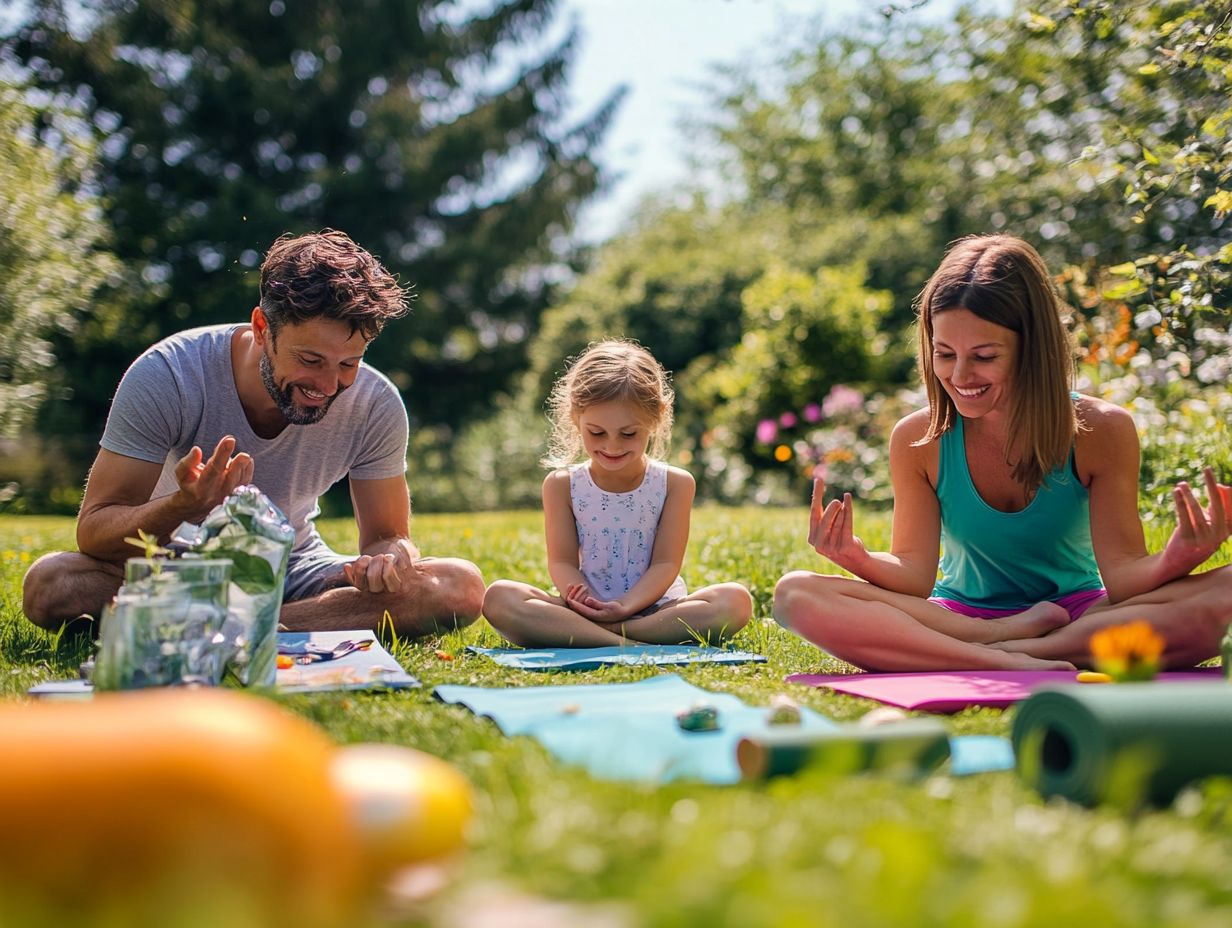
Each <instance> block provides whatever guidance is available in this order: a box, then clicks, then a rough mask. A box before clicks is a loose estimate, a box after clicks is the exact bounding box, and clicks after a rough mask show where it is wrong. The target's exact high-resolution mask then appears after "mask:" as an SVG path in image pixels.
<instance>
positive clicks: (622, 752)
mask: <svg viewBox="0 0 1232 928" xmlns="http://www.w3.org/2000/svg"><path fill="white" fill-rule="evenodd" d="M433 692H434V694H435V695H436V697H437V698H438V699H440V700H442V701H444V702H449V703H458V704H460V705H463V706H466V707H467V708H468V709H470V710H471V711H472V712H474V713H476V714H477V715H484V716H487V717H489V718H491V719H492V721H494V722H495V723H496V725H497V726H498V727H499V728H500V730H501V731H502V732H503V733H504V734H505V735H508V736H513V735H529V736H530V737H532V738H534V739H535V740H537V741H538V742H540V743H541V744H542V745H543V746H544V747H545V748H547V750H548V751H549V753H551V754H552V755H553V756H554V757H556V758H557V759H558V760H561V761H564V762H565V763H568V764H574V765H577V766H580V767H583V768H585V769H586V770H587V771H588V772H590V773H591V774H592V775H593V776H596V777H598V778H600V779H605V780H640V781H645V782H652V783H666V782H670V781H672V780H700V781H702V782H705V783H716V784H724V783H736V782H738V781H739V780H740V768H739V766H738V765H737V763H736V743H737V742H738V741H739V740H740V739H741V738H742V737H745V736H747V735H755V734H757V733H758V732H762V731H765V730H766V729H767V728H768V727H769V726H767V724H766V717H767V715H768V714H769V709H767V708H765V707H755V706H748V705H745V704H744V703H743V702H741V701H740V700H739V699H738V698H737V697H735V696H731V695H728V694H725V693H711V692H707V691H706V690H703V689H699V688H698V687H696V686H693V685H692V684H691V683H687V682H686V681H685V680H683V679H681V678H680V677H679V676H677V675H675V674H663V675H660V676H656V677H650V678H648V679H645V680H639V681H638V682H636V683H609V684H584V685H576V686H532V687H518V688H511V689H489V688H485V687H479V686H450V685H445V686H438V687H437V688H436V689H435V690H434V691H433ZM697 703H706V704H708V705H712V706H714V707H715V708H716V709H718V711H719V721H720V725H721V728H720V729H719V730H718V731H713V732H688V731H684V730H683V729H681V728H680V726H679V725H677V724H676V713H677V712H680V711H682V710H685V709H690V708H692V707H693V706H694V705H696V704H697ZM801 725H802V726H803V727H804V729H805V730H809V729H812V730H816V731H828V730H832V729H834V728H835V727H836V723H834V722H832V721H830V720H829V719H827V718H825V717H824V716H822V715H819V714H818V713H816V712H813V711H812V710H810V709H802V710H801ZM967 740H970V739H966V738H958V739H951V741H952V743H954V742H964V741H967ZM993 740H997V741H1002V742H1004V741H1005V739H993ZM1007 744H1008V743H1007ZM960 750H961V749H960ZM985 750H986V747H985ZM994 753H996V752H994ZM967 758H968V759H967V760H966V761H965V762H964V763H965V766H966V768H967V769H964V770H963V771H962V772H964V773H973V772H977V769H1004V767H1003V766H1001V765H1002V764H1003V762H1004V754H1003V752H1000V753H999V754H998V756H993V754H988V753H985V754H983V755H978V756H977V753H973V752H967ZM990 761H991V762H992V763H991V765H989V764H990ZM1012 762H1013V761H1012V754H1011V756H1010V761H1009V763H1010V764H1011V765H1012ZM955 772H958V771H955Z"/></svg>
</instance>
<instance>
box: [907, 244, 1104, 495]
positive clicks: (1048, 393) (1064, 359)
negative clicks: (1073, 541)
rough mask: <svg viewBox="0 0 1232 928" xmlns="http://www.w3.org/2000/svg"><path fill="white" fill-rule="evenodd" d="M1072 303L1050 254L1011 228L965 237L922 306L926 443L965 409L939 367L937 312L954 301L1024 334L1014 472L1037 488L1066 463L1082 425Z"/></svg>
mask: <svg viewBox="0 0 1232 928" xmlns="http://www.w3.org/2000/svg"><path fill="white" fill-rule="evenodd" d="M1063 307H1064V304H1063V303H1062V302H1061V300H1060V298H1059V297H1058V296H1057V293H1056V290H1055V289H1054V288H1053V285H1052V280H1051V278H1050V277H1049V275H1048V268H1047V267H1045V266H1044V260H1043V258H1041V257H1040V256H1039V252H1037V251H1036V250H1035V249H1034V248H1032V247H1031V246H1030V245H1029V244H1027V243H1026V242H1024V241H1023V240H1022V239H1019V238H1015V237H1013V236H1011V235H972V236H969V237H967V238H963V239H959V240H958V242H956V243H955V244H954V245H953V247H951V248H950V250H949V251H948V252H947V253H946V255H945V258H944V259H942V261H941V266H940V267H938V268H937V270H936V271H935V272H934V273H933V276H932V277H930V278H929V280H928V283H927V284H926V285H925V286H924V290H923V292H921V294H920V296H919V298H918V300H917V304H916V308H917V311H918V314H919V335H920V356H919V362H920V376H921V377H922V378H923V380H924V386H925V387H926V388H927V390H928V406H929V411H930V418H929V423H928V432H927V434H925V436H924V437H923V438H922V439H920V441H919V442H917V444H921V445H922V444H926V443H927V442H930V441H933V440H934V439H936V438H938V437H940V436H941V434H942V433H943V432H947V431H949V430H950V429H952V428H953V427H954V423H955V421H956V419H957V416H958V411H957V410H956V409H955V408H954V401H953V400H951V399H950V397H949V394H948V393H946V392H945V389H944V388H943V387H942V386H941V382H940V381H939V380H938V379H937V376H936V373H935V371H934V369H933V318H934V317H935V316H936V315H937V314H938V313H943V312H946V311H947V310H951V309H966V310H970V311H971V312H972V313H974V314H975V315H976V316H978V317H979V318H981V319H984V320H986V321H988V322H992V323H994V324H996V325H999V326H1002V327H1003V328H1006V329H1010V330H1011V331H1012V332H1014V333H1015V334H1016V335H1017V336H1018V356H1017V359H1016V361H1015V364H1014V390H1013V397H1012V402H1011V405H1010V413H1009V435H1010V439H1009V444H1008V447H1007V448H1006V453H1007V454H1009V455H1014V454H1017V456H1018V460H1017V462H1015V463H1014V465H1013V468H1014V469H1013V475H1014V479H1015V480H1017V481H1018V482H1019V483H1021V484H1022V485H1023V486H1025V487H1027V488H1028V489H1031V490H1034V489H1036V488H1038V487H1039V486H1040V484H1042V483H1043V481H1044V477H1045V476H1046V475H1047V474H1048V473H1050V472H1051V471H1052V470H1053V469H1055V468H1056V467H1058V466H1060V465H1062V464H1064V463H1065V461H1066V460H1067V459H1068V457H1069V453H1070V450H1071V448H1072V447H1073V444H1074V436H1075V434H1076V432H1077V430H1078V428H1080V424H1079V422H1078V420H1077V417H1076V416H1075V414H1074V403H1073V400H1072V398H1071V396H1070V391H1071V390H1072V389H1073V382H1074V361H1075V352H1074V346H1073V342H1072V341H1071V340H1070V336H1069V333H1068V332H1067V331H1066V329H1065V326H1064V325H1063V324H1062V322H1061V313H1062V309H1063Z"/></svg>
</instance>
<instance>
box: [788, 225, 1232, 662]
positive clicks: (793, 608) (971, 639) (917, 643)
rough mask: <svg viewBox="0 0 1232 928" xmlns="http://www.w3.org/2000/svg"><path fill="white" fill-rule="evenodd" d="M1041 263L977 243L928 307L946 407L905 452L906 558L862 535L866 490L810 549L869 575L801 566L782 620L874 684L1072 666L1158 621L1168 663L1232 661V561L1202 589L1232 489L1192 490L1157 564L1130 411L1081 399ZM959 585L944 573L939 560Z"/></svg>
mask: <svg viewBox="0 0 1232 928" xmlns="http://www.w3.org/2000/svg"><path fill="white" fill-rule="evenodd" d="M1060 311H1061V304H1060V302H1059V300H1058V298H1057V296H1056V294H1055V292H1054V290H1053V288H1052V284H1051V282H1050V278H1049V276H1048V271H1047V269H1046V268H1045V267H1044V263H1043V261H1042V260H1041V258H1040V256H1039V255H1038V254H1037V253H1036V251H1035V250H1034V249H1033V248H1032V247H1031V246H1030V245H1028V244H1027V243H1026V242H1023V241H1021V240H1019V239H1016V238H1012V237H1010V236H1005V235H993V236H985V237H972V238H967V239H963V240H962V241H960V242H958V243H957V244H956V245H955V246H954V247H953V248H952V249H951V251H950V252H949V253H948V254H947V255H946V257H945V259H944V260H943V261H942V263H941V266H940V267H939V268H938V269H937V271H936V273H934V274H933V276H932V278H931V279H930V280H929V282H928V284H927V286H925V288H924V291H923V293H922V294H921V295H920V301H919V315H920V319H919V335H920V358H919V361H920V371H921V374H922V376H923V379H924V383H925V385H926V387H927V389H928V398H929V405H928V408H927V409H921V410H919V411H918V412H915V413H913V414H911V415H909V416H907V417H906V418H904V419H902V420H901V421H900V422H899V423H898V425H897V426H896V427H895V429H894V432H893V434H892V436H891V438H890V472H891V479H892V481H893V486H894V519H893V527H892V536H891V544H890V549H891V550H890V551H889V552H888V553H882V552H871V551H868V550H866V549H865V547H864V544H863V543H862V542H861V541H860V539H859V538H858V537H857V536H856V535H855V534H854V530H853V522H852V504H851V496H850V495H846V496H845V497H844V498H843V499H842V500H841V501H839V500H833V501H831V502H830V504H829V505H828V506H826V507H825V509H824V510H823V509H822V508H821V499H822V493H823V492H824V487H823V486H822V485H821V484H820V482H818V483H817V484H816V485H815V486H814V496H813V506H812V511H811V515H810V524H809V543H810V544H811V545H812V546H813V547H814V548H815V549H816V550H817V552H818V553H819V554H822V555H824V556H825V557H827V558H829V559H830V560H832V561H833V562H834V563H836V564H838V565H839V566H840V567H842V568H844V569H846V570H848V571H850V572H851V573H853V574H855V575H856V576H857V577H860V578H862V579H861V580H851V579H846V578H843V577H835V576H821V575H818V574H814V573H810V572H807V571H797V572H793V573H790V574H788V575H787V576H785V577H783V578H782V579H781V580H780V581H779V583H778V586H777V587H776V589H775V593H774V614H775V617H776V618H777V619H778V620H779V622H780V623H781V624H783V625H785V626H786V627H788V628H790V629H792V630H793V631H795V632H797V633H798V634H800V635H801V636H803V637H804V638H807V639H808V640H809V641H812V642H813V643H814V644H817V645H820V646H821V647H823V648H825V649H826V650H827V651H830V652H832V653H834V654H836V655H838V656H839V657H842V658H843V659H845V660H847V661H850V662H851V663H853V664H856V665H858V666H861V667H865V668H867V669H870V670H947V669H959V668H1006V669H1015V668H1019V669H1029V668H1036V669H1042V668H1048V667H1056V668H1067V667H1070V666H1071V665H1072V664H1088V663H1089V662H1090V655H1089V652H1088V646H1087V642H1088V640H1089V639H1090V636H1091V633H1092V632H1093V631H1095V630H1096V629H1099V628H1101V627H1103V626H1107V625H1113V624H1119V623H1123V622H1127V621H1129V620H1132V619H1146V620H1148V621H1149V622H1150V623H1151V624H1152V625H1153V626H1154V627H1155V628H1156V630H1157V631H1158V632H1160V633H1161V634H1162V636H1163V638H1164V640H1165V641H1166V643H1167V644H1166V649H1165V652H1164V661H1165V663H1166V664H1167V665H1168V666H1173V667H1187V666H1192V665H1193V664H1195V663H1197V662H1199V661H1201V660H1203V659H1205V658H1209V657H1213V656H1214V655H1215V654H1216V653H1217V651H1218V648H1219V642H1220V639H1221V638H1222V636H1223V633H1224V631H1225V629H1226V628H1227V625H1228V622H1229V620H1230V619H1232V567H1220V568H1218V569H1215V570H1210V571H1207V572H1206V573H1202V574H1197V575H1193V576H1191V575H1190V574H1191V572H1192V571H1193V570H1194V569H1195V568H1196V567H1198V565H1200V564H1201V563H1202V562H1203V561H1205V560H1206V559H1207V558H1208V557H1210V556H1211V555H1212V554H1214V553H1215V551H1216V550H1218V548H1219V546H1220V545H1221V544H1222V543H1223V542H1224V541H1225V540H1226V539H1227V538H1228V536H1229V534H1230V533H1232V488H1229V487H1227V486H1223V485H1221V484H1219V483H1217V482H1216V480H1215V476H1214V474H1213V473H1212V471H1211V469H1210V468H1207V469H1206V471H1205V478H1204V479H1205V484H1206V495H1207V501H1208V506H1207V507H1206V508H1203V507H1202V505H1201V504H1200V503H1199V502H1198V500H1197V499H1196V498H1195V496H1194V493H1193V491H1192V490H1191V489H1190V487H1189V485H1188V484H1186V483H1180V484H1178V485H1177V487H1176V489H1175V490H1174V493H1173V497H1174V502H1175V505H1176V512H1177V529H1176V531H1175V532H1174V533H1173V535H1172V537H1171V538H1170V539H1169V541H1168V543H1167V545H1166V547H1165V548H1164V550H1163V551H1161V552H1159V553H1157V554H1148V553H1147V551H1146V545H1145V544H1144V540H1143V532H1142V523H1141V521H1140V519H1139V516H1138V508H1137V507H1138V467H1139V454H1138V435H1137V431H1136V430H1135V427H1134V423H1133V420H1132V419H1131V417H1130V415H1129V413H1127V412H1126V411H1125V410H1123V409H1120V408H1119V407H1116V406H1113V405H1111V404H1109V403H1106V402H1104V401H1102V400H1098V399H1094V398H1092V397H1088V396H1079V395H1078V394H1076V393H1071V391H1070V386H1071V382H1072V376H1073V358H1074V353H1073V349H1072V346H1071V343H1070V341H1069V338H1068V335H1067V334H1066V332H1065V330H1064V328H1063V326H1062V323H1061V319H1060ZM939 547H941V548H944V555H943V556H941V557H940V566H941V578H940V579H939V580H938V579H937V566H938V548H939Z"/></svg>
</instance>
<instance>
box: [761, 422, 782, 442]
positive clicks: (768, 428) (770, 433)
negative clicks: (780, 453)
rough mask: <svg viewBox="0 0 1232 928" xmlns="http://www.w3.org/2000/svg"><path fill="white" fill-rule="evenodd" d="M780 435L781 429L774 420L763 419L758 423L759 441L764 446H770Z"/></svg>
mask: <svg viewBox="0 0 1232 928" xmlns="http://www.w3.org/2000/svg"><path fill="white" fill-rule="evenodd" d="M778 434H779V427H778V425H777V424H775V421H774V420H773V419H762V420H761V421H760V422H758V423H757V440H758V441H759V442H761V444H763V445H768V444H770V442H772V441H774V439H775V438H776V437H777V436H778Z"/></svg>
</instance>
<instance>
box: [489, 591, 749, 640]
mask: <svg viewBox="0 0 1232 928" xmlns="http://www.w3.org/2000/svg"><path fill="white" fill-rule="evenodd" d="M483 614H484V616H485V617H486V618H487V620H488V622H489V623H490V624H491V625H492V627H493V628H495V629H496V630H497V631H498V632H500V633H501V635H502V636H503V637H504V638H506V639H507V640H509V641H511V642H512V643H513V644H516V645H521V646H522V647H528V648H545V647H567V648H602V647H609V646H613V645H622V644H628V642H630V641H639V642H642V643H645V644H695V643H697V642H699V641H702V642H706V643H710V644H717V643H719V642H720V641H722V640H723V639H725V638H730V637H731V636H732V635H734V634H735V633H736V632H738V631H739V630H740V629H742V628H743V627H744V626H745V625H746V624H747V623H748V621H749V619H750V618H751V617H752V614H753V600H752V597H751V596H750V595H749V592H748V590H746V589H745V588H744V587H743V586H741V585H740V584H738V583H719V584H716V585H714V586H708V587H703V588H702V589H700V590H697V591H696V592H694V593H690V594H689V595H688V596H684V597H681V598H680V599H674V600H670V601H668V602H666V603H663V604H662V605H660V606H657V607H655V608H654V609H653V610H649V611H646V612H643V613H640V614H638V615H634V616H630V617H629V618H627V619H625V620H623V621H621V622H613V623H611V624H606V625H600V624H599V623H597V622H592V621H591V620H590V619H588V618H586V617H585V616H582V615H579V614H578V613H576V612H574V611H573V610H572V609H570V608H569V607H568V606H567V605H565V601H564V600H563V599H562V598H561V597H559V596H553V595H552V594H551V593H548V592H545V591H544V590H541V589H539V588H537V587H534V586H531V585H530V584H528V583H521V582H518V581H515V580H498V581H496V582H495V583H493V584H492V585H491V586H490V587H488V592H487V595H486V596H485V597H484V600H483Z"/></svg>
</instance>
